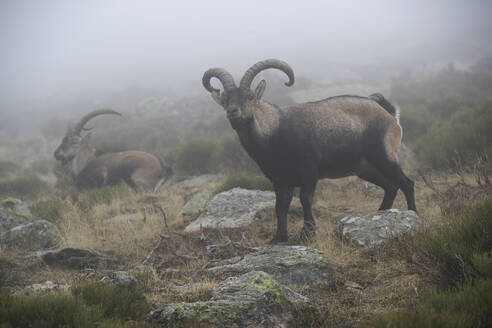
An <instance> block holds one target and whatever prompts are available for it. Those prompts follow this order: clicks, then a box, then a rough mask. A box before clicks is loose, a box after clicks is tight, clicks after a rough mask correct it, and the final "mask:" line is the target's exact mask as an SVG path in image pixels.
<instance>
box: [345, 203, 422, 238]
mask: <svg viewBox="0 0 492 328" xmlns="http://www.w3.org/2000/svg"><path fill="white" fill-rule="evenodd" d="M420 225H421V219H420V218H419V216H418V215H417V213H415V212H414V211H401V210H397V209H390V210H385V211H378V212H375V213H369V214H360V215H348V216H346V217H344V218H343V219H341V220H340V224H339V226H338V231H337V232H338V234H339V235H341V236H342V237H343V238H345V239H347V240H351V241H353V242H354V243H355V244H358V245H361V246H374V245H379V244H381V243H383V242H384V241H385V240H387V239H389V238H392V237H395V236H398V235H401V234H404V233H414V232H415V231H416V230H417V229H418V228H419V227H420Z"/></svg>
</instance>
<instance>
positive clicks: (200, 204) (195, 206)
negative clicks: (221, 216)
mask: <svg viewBox="0 0 492 328" xmlns="http://www.w3.org/2000/svg"><path fill="white" fill-rule="evenodd" d="M213 195H214V193H213V192H212V191H210V190H202V191H199V192H197V193H195V194H193V195H192V196H191V198H190V199H189V200H188V201H187V202H186V204H185V205H184V206H183V208H182V209H181V215H182V216H183V217H186V218H190V219H192V220H193V219H195V218H196V217H197V216H199V215H200V214H201V213H202V211H203V209H204V208H205V206H206V205H207V203H208V201H209V200H210V198H212V196H213Z"/></svg>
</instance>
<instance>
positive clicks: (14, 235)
mask: <svg viewBox="0 0 492 328" xmlns="http://www.w3.org/2000/svg"><path fill="white" fill-rule="evenodd" d="M60 241H61V235H60V231H59V230H58V227H57V226H56V225H54V224H53V223H51V222H49V221H46V220H38V221H34V222H32V223H26V224H22V225H19V226H16V227H14V228H12V229H10V230H9V231H6V232H4V233H3V234H2V235H0V243H2V244H4V245H6V246H7V247H8V248H19V249H24V250H39V249H49V248H53V247H56V246H57V245H58V244H59V243H60Z"/></svg>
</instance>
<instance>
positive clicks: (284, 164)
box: [202, 59, 416, 242]
mask: <svg viewBox="0 0 492 328" xmlns="http://www.w3.org/2000/svg"><path fill="white" fill-rule="evenodd" d="M268 68H276V69H279V70H281V71H282V72H284V73H285V74H287V76H288V77H289V82H287V83H286V85H287V86H291V85H293V84H294V72H293V71H292V69H291V68H290V66H289V65H288V64H287V63H285V62H283V61H280V60H277V59H268V60H264V61H260V62H258V63H256V64H255V65H253V66H252V67H250V68H249V69H248V70H247V71H246V73H245V74H244V76H243V78H242V79H241V82H240V84H239V87H237V86H236V84H235V82H234V79H233V77H232V76H231V74H230V73H229V72H227V71H226V70H224V69H222V68H212V69H209V70H208V71H206V72H205V74H204V75H203V80H202V82H203V86H204V87H205V89H207V90H208V91H209V92H211V95H212V98H213V99H214V100H215V101H216V102H217V103H218V104H219V105H220V106H222V107H223V108H224V109H225V110H226V113H227V118H228V119H229V122H230V123H231V126H232V127H233V128H234V129H235V130H236V132H237V134H238V135H239V139H240V141H241V144H242V145H243V147H244V148H245V149H246V151H247V152H248V154H249V155H250V156H251V157H252V158H253V159H254V160H255V162H256V163H257V164H258V165H259V167H260V168H261V170H262V171H263V173H264V174H265V175H266V176H267V177H268V178H269V179H270V180H271V181H272V183H273V185H274V188H275V194H276V204H275V209H276V213H277V233H276V235H275V237H274V238H273V240H272V242H276V241H286V240H287V211H288V209H289V205H290V203H291V200H292V193H293V189H294V187H296V186H300V191H301V193H300V198H301V204H302V207H303V211H304V227H303V229H302V232H301V236H303V237H310V236H312V235H313V234H314V232H315V223H314V218H313V214H312V210H311V207H312V202H313V193H314V190H315V188H316V183H317V181H318V179H319V178H341V177H346V176H352V175H357V176H358V177H360V178H362V179H364V180H366V181H369V182H372V183H374V184H376V185H378V186H380V187H382V188H383V189H384V199H383V202H382V203H381V206H380V209H388V208H391V206H392V204H393V201H394V199H395V197H396V193H397V191H398V189H401V190H402V191H403V193H404V194H405V197H406V200H407V204H408V208H409V209H411V210H416V208H415V200H414V187H413V181H411V180H410V179H409V178H408V177H407V176H405V174H404V173H403V171H402V170H401V168H400V165H399V164H398V159H397V155H398V148H399V146H400V142H401V136H402V131H401V128H400V126H399V124H398V121H397V118H396V116H397V113H396V110H395V108H394V107H393V106H392V105H391V104H390V103H389V102H388V101H387V100H386V99H385V98H384V97H383V96H382V95H380V94H375V95H372V96H370V97H368V98H366V97H358V96H337V97H332V98H328V99H324V100H321V101H316V102H309V103H305V104H299V105H294V106H291V107H288V108H284V109H281V108H278V107H276V106H275V105H271V104H269V103H266V102H264V101H261V96H262V95H263V92H264V91H265V87H266V82H265V80H262V81H261V82H260V83H259V84H258V86H257V87H256V89H255V90H254V91H253V90H251V83H252V82H253V79H254V78H255V76H256V75H257V74H258V73H259V72H261V71H263V70H265V69H268ZM212 78H217V79H219V80H220V82H221V83H222V86H223V88H224V90H223V92H222V93H221V92H220V90H218V89H215V88H214V87H212V85H211V84H210V81H211V79H212Z"/></svg>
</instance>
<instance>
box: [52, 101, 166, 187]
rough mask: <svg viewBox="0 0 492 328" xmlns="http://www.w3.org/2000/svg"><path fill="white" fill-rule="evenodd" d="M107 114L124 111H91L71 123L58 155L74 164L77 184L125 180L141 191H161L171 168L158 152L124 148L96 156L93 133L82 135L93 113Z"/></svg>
mask: <svg viewBox="0 0 492 328" xmlns="http://www.w3.org/2000/svg"><path fill="white" fill-rule="evenodd" d="M103 114H113V115H121V114H120V113H118V112H115V111H113V110H110V109H100V110H95V111H92V112H90V113H89V114H87V115H85V116H84V117H82V119H81V120H80V121H79V122H78V123H77V124H76V125H75V126H73V127H69V128H68V130H67V133H66V135H65V137H64V138H63V140H62V143H61V145H60V146H58V148H57V149H56V151H55V158H56V159H57V160H59V161H61V162H62V163H63V164H70V167H71V171H72V175H73V177H74V178H75V181H76V184H77V186H78V187H81V188H93V187H101V186H104V185H113V184H118V183H121V182H125V183H126V184H128V185H129V186H130V187H132V188H133V189H135V190H137V191H143V190H147V191H157V189H158V188H159V186H160V185H161V184H162V182H163V181H164V179H166V178H167V177H168V176H169V175H170V174H171V169H170V168H167V167H165V166H164V165H163V163H162V162H161V161H160V160H159V159H158V158H157V157H156V156H154V155H151V154H149V153H146V152H143V151H136V150H130V151H123V152H119V153H106V154H103V155H100V156H96V154H95V153H96V151H95V149H93V148H90V147H89V144H88V142H89V137H90V134H87V135H85V136H84V137H82V136H81V133H82V131H83V130H85V129H84V125H85V124H86V123H87V122H88V121H89V120H90V119H92V118H93V117H95V116H98V115H103Z"/></svg>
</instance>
